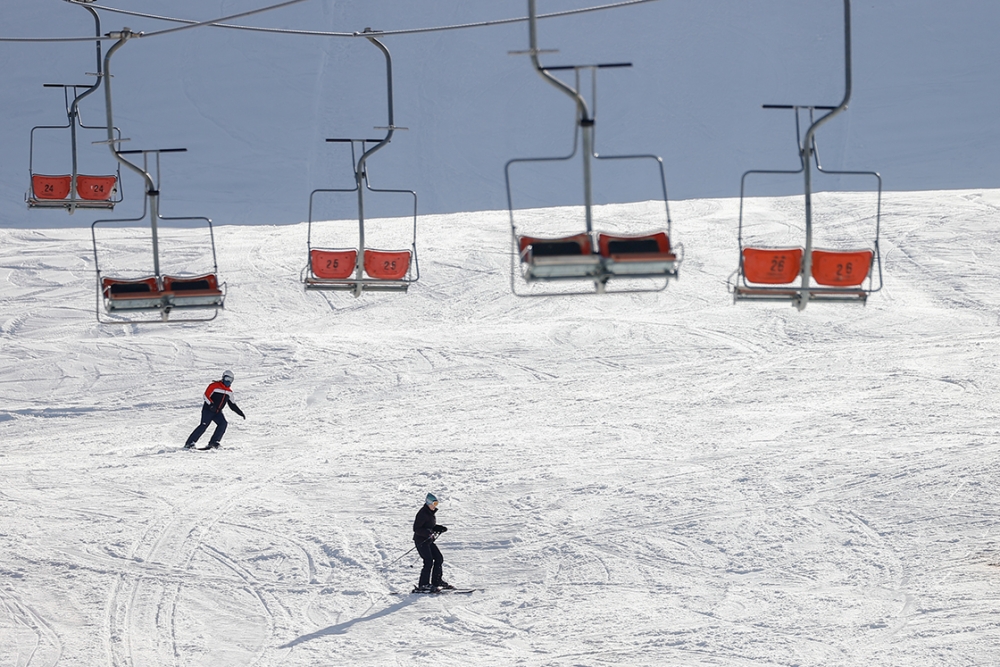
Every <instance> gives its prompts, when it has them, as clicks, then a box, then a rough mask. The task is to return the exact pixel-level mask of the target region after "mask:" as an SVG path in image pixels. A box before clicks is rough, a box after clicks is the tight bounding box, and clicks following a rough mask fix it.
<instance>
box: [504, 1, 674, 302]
mask: <svg viewBox="0 0 1000 667" xmlns="http://www.w3.org/2000/svg"><path fill="white" fill-rule="evenodd" d="M528 15H529V39H530V49H529V50H528V51H527V52H515V53H527V54H528V55H530V57H531V61H532V64H533V66H534V68H535V71H537V72H538V74H539V75H540V76H541V77H542V78H543V79H544V80H545V81H547V82H548V83H550V84H552V85H553V86H554V87H555V88H557V89H558V90H560V91H562V92H563V93H565V94H567V95H568V96H569V97H570V98H572V99H573V100H574V102H575V104H576V118H575V129H574V134H573V147H572V150H571V151H570V153H569V154H568V155H565V156H559V157H538V158H515V159H512V160H509V161H508V162H507V164H506V166H505V167H504V175H505V179H506V187H507V207H508V210H509V213H510V225H511V245H512V252H511V291H512V292H513V293H514V294H515V295H516V296H553V295H569V294H592V293H594V292H597V293H604V292H607V291H614V292H650V291H662V290H663V289H665V288H666V287H667V285H668V284H669V281H670V280H671V279H675V278H677V275H678V270H679V268H680V264H681V262H682V261H683V246H680V245H676V246H675V245H674V244H673V243H672V242H671V219H670V205H669V202H668V197H667V183H666V177H665V176H664V171H663V160H662V159H661V158H660V157H659V156H657V155H650V154H635V155H601V154H599V153H597V152H596V150H595V147H594V137H595V125H596V102H597V72H598V70H600V69H608V68H619V67H631V63H604V64H598V65H564V66H557V67H543V66H542V65H541V63H540V62H539V60H538V56H539V54H540V53H543V51H541V50H539V49H538V46H537V41H538V40H537V31H536V11H535V0H528ZM557 70H572V71H573V73H574V76H575V85H574V86H571V85H569V84H567V83H566V82H564V81H562V80H561V79H559V78H557V77H556V76H555V75H553V74H552V72H554V71H557ZM584 71H586V72H589V73H590V75H591V91H592V99H591V101H590V104H589V105H588V102H587V100H586V99H585V98H584V96H583V95H582V93H581V92H580V91H581V90H582V86H581V80H580V75H581V72H584ZM578 148H579V149H580V153H581V156H582V162H583V193H584V225H583V229H582V230H581V231H580V232H578V233H575V234H571V235H569V236H551V235H544V234H543V235H536V234H533V233H532V234H525V233H522V232H521V231H520V230H519V229H518V226H517V224H516V223H515V209H514V197H513V188H512V186H511V166H512V165H515V164H525V163H552V162H567V161H570V160H572V159H573V158H574V157H576V154H577V150H578ZM592 160H622V161H625V160H645V161H652V162H654V163H655V164H656V167H657V170H658V176H659V184H660V192H659V193H658V194H659V196H660V199H661V200H662V202H663V215H664V217H663V226H662V228H660V229H654V230H651V231H644V232H641V233H638V234H624V235H623V234H613V233H611V232H608V231H600V230H596V229H595V228H594V224H593V189H592V162H591V161H592ZM678 252H680V254H678ZM518 275H519V276H520V278H521V279H522V280H523V281H524V282H525V283H527V284H529V285H530V284H545V283H557V282H575V283H580V282H581V281H582V282H585V283H591V284H592V285H593V290H586V291H583V290H576V291H566V290H561V289H554V290H542V291H538V290H529V291H524V290H519V289H518V282H519V281H518ZM612 279H627V280H631V281H640V282H638V283H636V282H632V283H629V284H630V285H632V286H631V287H627V288H620V289H612V290H608V287H607V285H608V283H609V281H610V280H612ZM636 285H638V286H636ZM646 285H649V286H646Z"/></svg>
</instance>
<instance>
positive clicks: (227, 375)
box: [222, 371, 236, 385]
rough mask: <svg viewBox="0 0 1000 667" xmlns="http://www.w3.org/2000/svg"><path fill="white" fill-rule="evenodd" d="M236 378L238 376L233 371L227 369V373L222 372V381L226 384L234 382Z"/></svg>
mask: <svg viewBox="0 0 1000 667" xmlns="http://www.w3.org/2000/svg"><path fill="white" fill-rule="evenodd" d="M235 379H236V376H235V375H233V372H232V371H226V372H225V373H223V374H222V383H223V384H225V385H230V384H232V383H233V380H235Z"/></svg>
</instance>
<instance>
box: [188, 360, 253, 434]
mask: <svg viewBox="0 0 1000 667" xmlns="http://www.w3.org/2000/svg"><path fill="white" fill-rule="evenodd" d="M233 379H234V376H233V372H232V371H226V372H225V373H223V374H222V379H221V380H216V381H215V382H213V383H212V384H210V385H208V389H206V390H205V394H204V396H203V398H204V399H205V402H204V403H203V404H202V406H201V423H200V424H198V426H197V427H196V428H195V429H194V431H192V432H191V435H189V436H188V439H187V442H185V443H184V449H191V448H192V447H194V443H196V442H198V438H200V437H201V436H202V434H203V433H204V432H205V430H206V429H207V428H208V425H209V424H211V423H212V422H215V431H214V432H213V433H212V439H211V440H209V442H208V447H207V448H206V449H217V448H218V447H219V442H220V441H221V440H222V436H223V435H225V433H226V426H228V425H229V422H227V421H226V417H225V415H223V414H222V408H224V407H226V406H227V405H228V406H229V409H230V410H232V411H233V412H235V413H236V414H238V415H239V416H240V417H243V419H246V418H247V416H246V415H245V414H243V411H242V410H240V406H238V405H236V402H235V401H233V390H232V389H230V388H229V385H231V384H232V383H233Z"/></svg>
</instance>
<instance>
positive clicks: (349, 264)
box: [309, 249, 358, 280]
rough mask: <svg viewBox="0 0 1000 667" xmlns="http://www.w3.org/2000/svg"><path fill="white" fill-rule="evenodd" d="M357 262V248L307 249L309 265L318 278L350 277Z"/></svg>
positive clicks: (338, 278) (340, 278)
mask: <svg viewBox="0 0 1000 667" xmlns="http://www.w3.org/2000/svg"><path fill="white" fill-rule="evenodd" d="M357 262H358V251H357V250H316V249H312V250H310V251H309V267H310V268H311V270H312V273H313V275H314V276H316V277H317V278H319V279H320V280H344V279H346V278H350V277H351V275H352V274H353V273H354V268H355V266H356V265H357Z"/></svg>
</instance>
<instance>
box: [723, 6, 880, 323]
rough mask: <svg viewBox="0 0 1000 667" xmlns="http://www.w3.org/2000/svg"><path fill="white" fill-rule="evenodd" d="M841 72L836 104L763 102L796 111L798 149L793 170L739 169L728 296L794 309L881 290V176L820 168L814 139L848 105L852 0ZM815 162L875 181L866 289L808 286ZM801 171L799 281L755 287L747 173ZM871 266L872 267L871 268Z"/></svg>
mask: <svg viewBox="0 0 1000 667" xmlns="http://www.w3.org/2000/svg"><path fill="white" fill-rule="evenodd" d="M844 72H845V90H844V98H843V100H842V101H841V102H840V104H839V105H837V106H806V105H785V104H765V105H764V106H763V108H765V109H791V110H792V111H794V113H795V138H796V143H797V147H798V153H799V165H800V166H799V168H798V169H791V170H788V169H751V170H749V171H746V172H744V174H743V176H742V177H741V178H740V211H739V227H738V232H737V241H738V244H739V265H738V267H737V269H736V271H734V272H733V274H731V275H730V277H729V279H728V280H727V287H728V289H729V291H730V292H731V293H732V295H733V301H734V302H736V301H781V302H791V303H792V305H794V306H795V307H796V308H797V309H798V310H800V311H801V310H804V309H805V308H806V306H807V305H808V304H809V302H810V301H820V302H822V301H827V302H860V303H862V304H864V303H866V302H867V299H868V296H869V295H871V294H873V293H875V292H878V291H879V290H881V289H882V258H881V252H880V250H879V235H880V232H881V217H882V177H881V175H879V173H878V172H875V171H851V170H831V169H824V168H823V166H822V164H821V162H820V158H819V148H818V144H817V141H816V131H817V130H818V129H819V128H820V127H821V126H822V125H823V124H825V123H826V122H827V121H829V120H830V119H832V118H833V117H834V116H836V115H837V114H839V113H841V112H842V111H844V110H846V109H847V105H848V103H849V102H850V98H851V88H852V68H851V3H850V0H844ZM803 109H804V110H807V111H808V114H809V116H808V118H809V126H808V129H807V130H806V132H805V137H804V138H803V137H802V130H801V120H800V115H799V111H800V110H803ZM817 111H825V112H827V113H825V114H823V115H822V116H821V117H819V118H818V119H817V118H816V117H815V113H816V112H817ZM814 163H815V166H816V171H817V172H819V173H823V174H828V175H847V176H872V177H874V178H875V179H876V182H877V199H876V211H875V240H874V244H873V245H874V248H873V256H872V263H873V265H874V266H873V267H869V271H868V275H867V278H866V280H867V281H868V286H867V287H829V286H821V285H813V284H811V283H810V279H811V277H812V275H811V274H812V253H813V203H812V169H811V167H812V165H813V164H814ZM799 173H801V174H803V177H804V181H805V185H804V191H805V247H804V252H803V257H802V264H801V269H800V272H799V275H800V279H801V282H800V284H799V285H798V286H795V285H758V284H751V283H749V282H748V281H747V279H746V275H745V272H744V266H743V249H744V247H745V246H744V243H743V226H744V225H743V217H744V201H745V197H746V181H747V177H748V176H751V175H759V174H771V175H774V174H799ZM873 269H874V270H873ZM876 273H877V274H878V283H877V285H876V284H875V282H874V277H875V274H876Z"/></svg>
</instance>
